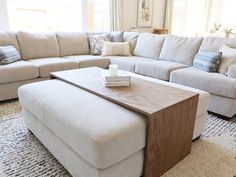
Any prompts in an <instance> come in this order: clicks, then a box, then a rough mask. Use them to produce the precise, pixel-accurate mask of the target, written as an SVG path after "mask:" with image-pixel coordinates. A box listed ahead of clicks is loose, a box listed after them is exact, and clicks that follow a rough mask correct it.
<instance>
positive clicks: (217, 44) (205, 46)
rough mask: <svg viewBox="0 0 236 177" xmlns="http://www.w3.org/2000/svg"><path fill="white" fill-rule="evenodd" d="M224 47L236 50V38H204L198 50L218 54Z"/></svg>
mask: <svg viewBox="0 0 236 177" xmlns="http://www.w3.org/2000/svg"><path fill="white" fill-rule="evenodd" d="M224 45H228V46H230V47H233V48H236V38H221V37H206V38H204V39H203V41H202V44H201V47H200V50H204V51H206V52H219V50H220V48H221V47H223V46H224Z"/></svg>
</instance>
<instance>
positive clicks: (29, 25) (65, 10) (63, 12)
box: [7, 0, 110, 31]
mask: <svg viewBox="0 0 236 177" xmlns="http://www.w3.org/2000/svg"><path fill="white" fill-rule="evenodd" d="M7 2H8V16H9V24H10V29H11V30H28V31H83V30H90V31H104V30H109V28H110V25H109V21H110V19H109V13H110V11H109V9H110V8H109V0H102V1H101V0H7Z"/></svg>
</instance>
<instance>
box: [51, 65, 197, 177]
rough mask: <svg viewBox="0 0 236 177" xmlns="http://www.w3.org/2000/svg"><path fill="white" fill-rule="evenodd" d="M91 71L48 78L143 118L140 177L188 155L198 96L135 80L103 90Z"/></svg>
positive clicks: (97, 73) (94, 69)
mask: <svg viewBox="0 0 236 177" xmlns="http://www.w3.org/2000/svg"><path fill="white" fill-rule="evenodd" d="M101 70H102V69H100V68H97V67H91V68H86V69H77V70H70V71H61V72H55V73H52V74H51V77H52V78H57V79H60V80H62V81H65V82H67V83H69V84H72V85H74V86H76V87H78V88H80V89H83V90H85V91H88V92H90V93H92V94H95V95H97V96H100V97H102V98H104V99H107V100H109V101H112V102H114V103H116V104H119V105H121V106H123V107H125V108H127V109H131V110H133V111H137V112H138V113H141V114H143V115H145V116H146V118H147V120H146V121H147V132H146V147H145V162H144V170H143V173H144V174H143V176H144V177H159V176H161V175H162V174H163V173H164V172H166V171H167V170H169V169H170V168H171V167H173V166H174V165H175V164H177V163H178V162H179V161H180V160H182V159H183V158H184V157H185V156H187V155H188V154H189V153H190V150H191V144H192V136H193V129H194V123H195V117H196V111H197V103H198V94H196V93H193V92H190V91H186V90H183V89H179V88H175V87H171V86H166V85H162V84H159V83H154V82H150V81H146V80H142V79H138V78H135V77H132V78H131V86H130V87H118V88H106V87H104V86H103V84H102V81H101V77H100V72H101Z"/></svg>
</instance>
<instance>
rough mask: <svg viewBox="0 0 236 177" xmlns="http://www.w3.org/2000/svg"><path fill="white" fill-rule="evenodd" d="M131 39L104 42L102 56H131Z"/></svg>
mask: <svg viewBox="0 0 236 177" xmlns="http://www.w3.org/2000/svg"><path fill="white" fill-rule="evenodd" d="M131 55H132V54H131V48H130V43H129V41H127V42H106V41H104V42H103V47H102V56H131Z"/></svg>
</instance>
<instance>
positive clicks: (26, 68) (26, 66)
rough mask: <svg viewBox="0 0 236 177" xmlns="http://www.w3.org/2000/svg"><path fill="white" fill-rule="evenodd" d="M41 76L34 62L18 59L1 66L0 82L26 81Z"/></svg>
mask: <svg viewBox="0 0 236 177" xmlns="http://www.w3.org/2000/svg"><path fill="white" fill-rule="evenodd" d="M37 77H39V70H38V68H37V67H36V66H34V65H33V64H31V63H29V62H26V61H17V62H15V63H11V64H8V65H4V66H0V84H2V83H10V82H17V81H25V80H30V79H35V78H37Z"/></svg>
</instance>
